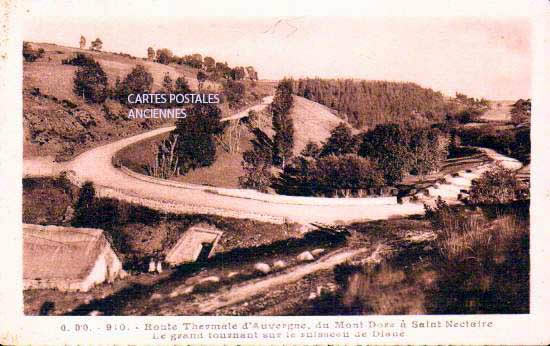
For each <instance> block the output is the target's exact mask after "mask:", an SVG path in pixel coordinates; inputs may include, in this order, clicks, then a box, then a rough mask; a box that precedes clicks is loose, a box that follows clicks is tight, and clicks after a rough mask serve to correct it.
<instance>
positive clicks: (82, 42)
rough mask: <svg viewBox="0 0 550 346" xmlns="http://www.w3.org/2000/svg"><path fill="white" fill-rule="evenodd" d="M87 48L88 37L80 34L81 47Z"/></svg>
mask: <svg viewBox="0 0 550 346" xmlns="http://www.w3.org/2000/svg"><path fill="white" fill-rule="evenodd" d="M84 48H86V37H84V36H82V35H80V49H84Z"/></svg>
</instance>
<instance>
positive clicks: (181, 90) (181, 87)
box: [174, 76, 191, 94]
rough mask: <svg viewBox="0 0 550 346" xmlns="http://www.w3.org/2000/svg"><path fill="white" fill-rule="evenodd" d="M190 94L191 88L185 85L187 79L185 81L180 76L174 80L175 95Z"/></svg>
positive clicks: (187, 84)
mask: <svg viewBox="0 0 550 346" xmlns="http://www.w3.org/2000/svg"><path fill="white" fill-rule="evenodd" d="M190 92H191V88H190V87H189V83H187V79H185V77H184V76H180V77H178V78H177V79H176V88H175V89H174V93H175V94H188V93H190Z"/></svg>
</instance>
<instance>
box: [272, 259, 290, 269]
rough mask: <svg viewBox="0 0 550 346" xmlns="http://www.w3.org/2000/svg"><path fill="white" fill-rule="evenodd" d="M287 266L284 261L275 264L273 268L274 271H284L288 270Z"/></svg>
mask: <svg viewBox="0 0 550 346" xmlns="http://www.w3.org/2000/svg"><path fill="white" fill-rule="evenodd" d="M286 266H287V264H286V262H285V261H283V260H278V261H275V262H273V268H274V269H284V268H286Z"/></svg>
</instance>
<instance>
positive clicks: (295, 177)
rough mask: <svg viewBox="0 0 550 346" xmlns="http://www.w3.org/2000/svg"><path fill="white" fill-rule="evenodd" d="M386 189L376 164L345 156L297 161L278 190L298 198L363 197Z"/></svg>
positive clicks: (300, 158)
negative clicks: (371, 191)
mask: <svg viewBox="0 0 550 346" xmlns="http://www.w3.org/2000/svg"><path fill="white" fill-rule="evenodd" d="M383 185H384V177H383V176H382V172H381V171H380V169H378V167H377V166H376V164H375V163H374V162H372V161H370V160H369V159H365V158H362V157H360V156H357V155H356V154H345V155H340V156H336V155H328V156H325V157H321V158H317V159H315V158H312V157H305V156H299V157H296V158H294V159H292V161H291V162H290V164H288V165H287V166H285V169H284V170H283V173H282V174H281V176H280V178H279V179H278V181H277V184H275V188H276V189H277V192H279V193H281V194H289V195H298V196H326V197H352V196H358V197H362V196H365V195H367V194H368V189H370V188H375V187H381V186H383Z"/></svg>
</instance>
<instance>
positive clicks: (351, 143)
mask: <svg viewBox="0 0 550 346" xmlns="http://www.w3.org/2000/svg"><path fill="white" fill-rule="evenodd" d="M357 149H358V143H357V139H356V138H355V137H354V136H353V134H352V132H351V128H350V127H349V126H347V125H346V124H345V123H340V124H339V125H338V126H336V127H335V128H334V129H332V131H331V132H330V137H329V138H328V139H327V141H326V143H325V144H324V145H323V148H322V149H321V156H328V155H345V154H354V153H357Z"/></svg>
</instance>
